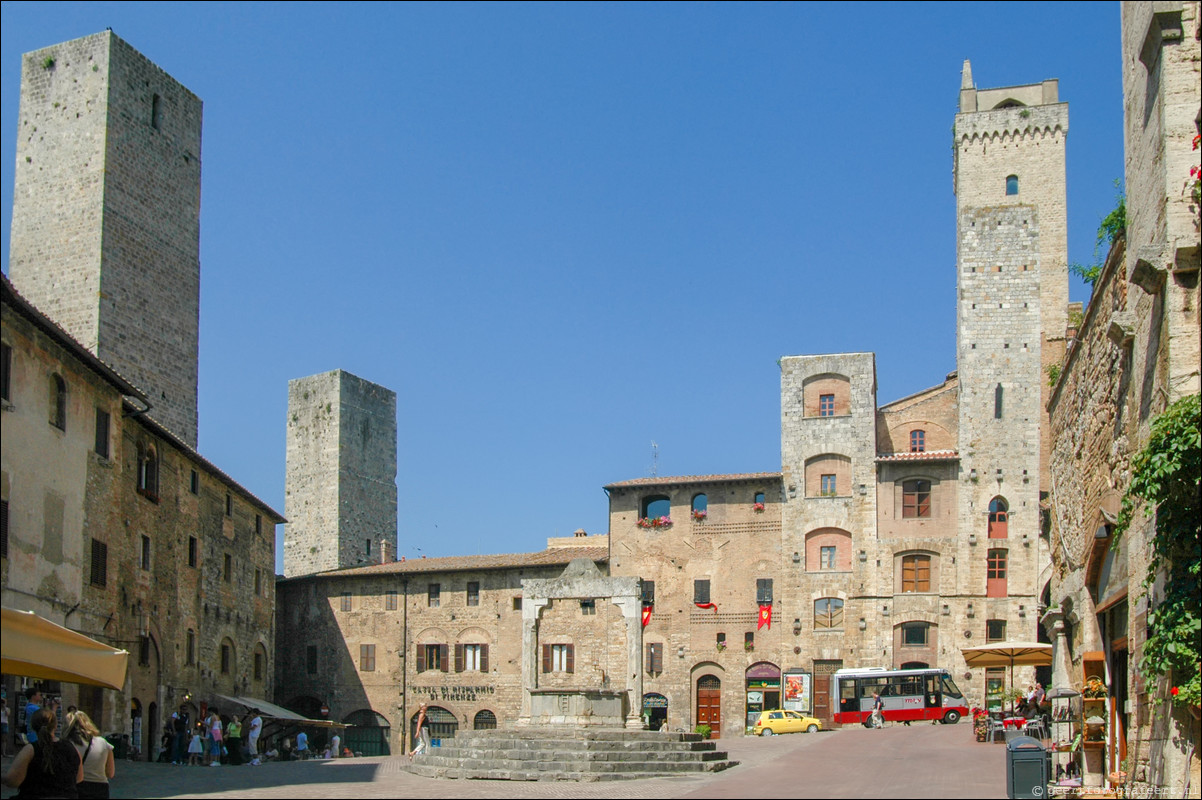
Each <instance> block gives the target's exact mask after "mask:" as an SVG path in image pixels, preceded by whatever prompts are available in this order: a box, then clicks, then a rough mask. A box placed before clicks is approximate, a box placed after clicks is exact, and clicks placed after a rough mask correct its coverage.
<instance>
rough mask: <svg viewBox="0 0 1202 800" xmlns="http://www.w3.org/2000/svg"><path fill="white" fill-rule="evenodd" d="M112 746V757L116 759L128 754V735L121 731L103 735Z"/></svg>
mask: <svg viewBox="0 0 1202 800" xmlns="http://www.w3.org/2000/svg"><path fill="white" fill-rule="evenodd" d="M104 738H105V740H106V741H107V742H108V743H109V744H111V745H112V746H113V758H115V759H117V760H118V761H120V760H122V759H124V758H125V757H126V756H128V755H129V737H128V736H126V735H125V734H123V733H110V734H109V735H108V736H106V737H104Z"/></svg>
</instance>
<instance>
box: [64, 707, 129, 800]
mask: <svg viewBox="0 0 1202 800" xmlns="http://www.w3.org/2000/svg"><path fill="white" fill-rule="evenodd" d="M64 738H65V739H66V740H67V741H68V742H70V743H71V744H72V745H73V746H74V747H75V752H77V753H79V758H80V760H81V761H82V762H83V782H82V783H80V784H79V796H80V797H100V798H107V797H108V796H109V781H110V780H112V779H113V776H114V775H116V774H117V765H116V764H115V763H114V761H113V746H112V745H111V744H109V743H108V742H107V741H106V740H105V738H104V737H103V736H101V735H100V731H99V730H97V728H96V724H95V723H93V722H92V719H91V717H89V716H88V715H87V714H85V713H84V712H82V711H76V712H75V713H74V714H68V715H67V733H66V736H65V737H64Z"/></svg>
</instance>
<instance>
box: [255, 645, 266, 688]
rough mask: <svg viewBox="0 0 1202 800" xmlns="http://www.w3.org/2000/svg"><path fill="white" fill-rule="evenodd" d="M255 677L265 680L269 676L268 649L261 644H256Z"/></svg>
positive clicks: (258, 679)
mask: <svg viewBox="0 0 1202 800" xmlns="http://www.w3.org/2000/svg"><path fill="white" fill-rule="evenodd" d="M253 676H254V679H255V680H256V681H261V680H264V679H265V678H266V677H267V649H266V648H265V647H263V645H261V644H257V645H255V663H254V673H253Z"/></svg>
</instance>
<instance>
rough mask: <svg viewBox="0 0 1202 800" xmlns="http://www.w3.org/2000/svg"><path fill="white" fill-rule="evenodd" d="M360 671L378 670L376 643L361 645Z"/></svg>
mask: <svg viewBox="0 0 1202 800" xmlns="http://www.w3.org/2000/svg"><path fill="white" fill-rule="evenodd" d="M359 671H360V672H375V671H376V646H375V645H374V644H361V645H359Z"/></svg>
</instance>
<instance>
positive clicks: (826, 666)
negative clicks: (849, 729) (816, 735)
mask: <svg viewBox="0 0 1202 800" xmlns="http://www.w3.org/2000/svg"><path fill="white" fill-rule="evenodd" d="M842 668H843V662H842V661H815V662H814V716H815V717H818V719H820V720H822V727H823V728H838V727H839V726H838V725H837V724H835V721H834V714H835V711H837V710H838V709H839V698H837V697H835V698H832V697H831V683H832V681H831V676H832V675H834V674H835V670H837V669H842Z"/></svg>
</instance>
